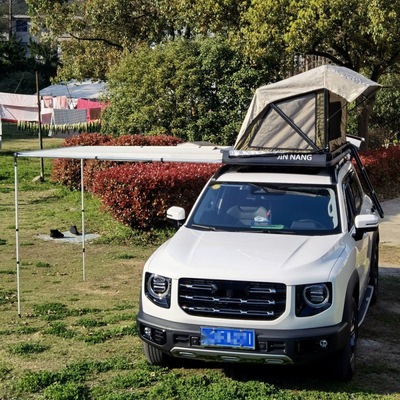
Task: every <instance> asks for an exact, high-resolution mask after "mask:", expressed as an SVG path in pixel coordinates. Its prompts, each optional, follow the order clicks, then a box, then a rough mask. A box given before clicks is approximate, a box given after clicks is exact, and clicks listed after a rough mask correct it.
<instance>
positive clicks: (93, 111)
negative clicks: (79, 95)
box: [76, 99, 105, 121]
mask: <svg viewBox="0 0 400 400" xmlns="http://www.w3.org/2000/svg"><path fill="white" fill-rule="evenodd" d="M76 108H77V109H78V110H82V109H85V110H86V117H87V120H88V121H94V120H98V119H100V117H101V112H102V110H104V108H105V104H104V103H101V102H99V101H93V100H86V99H78V103H77V106H76Z"/></svg>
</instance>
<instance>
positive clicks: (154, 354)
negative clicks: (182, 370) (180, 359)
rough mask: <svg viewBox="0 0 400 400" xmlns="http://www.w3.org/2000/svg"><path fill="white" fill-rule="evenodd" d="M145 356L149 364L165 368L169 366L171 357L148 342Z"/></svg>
mask: <svg viewBox="0 0 400 400" xmlns="http://www.w3.org/2000/svg"><path fill="white" fill-rule="evenodd" d="M144 355H145V356H146V360H147V362H148V363H149V364H151V365H159V366H163V367H164V366H167V365H168V364H169V359H170V356H168V355H167V354H165V353H163V352H162V351H161V350H159V349H157V347H154V346H152V345H151V344H149V343H146V342H145V343H144Z"/></svg>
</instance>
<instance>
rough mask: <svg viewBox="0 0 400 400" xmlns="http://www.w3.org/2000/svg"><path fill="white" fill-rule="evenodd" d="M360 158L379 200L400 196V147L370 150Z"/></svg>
mask: <svg viewBox="0 0 400 400" xmlns="http://www.w3.org/2000/svg"><path fill="white" fill-rule="evenodd" d="M360 158H361V161H362V162H363V164H364V167H365V170H366V171H367V173H368V176H369V179H370V180H371V183H372V185H373V187H374V190H375V191H376V193H377V196H378V198H379V200H388V199H393V198H395V197H398V196H400V146H389V147H388V148H385V147H380V148H378V149H373V150H369V151H366V152H363V153H361V154H360Z"/></svg>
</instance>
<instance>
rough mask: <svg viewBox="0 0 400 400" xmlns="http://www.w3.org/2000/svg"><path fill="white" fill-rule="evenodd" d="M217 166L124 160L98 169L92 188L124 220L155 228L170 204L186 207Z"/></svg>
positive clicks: (106, 206)
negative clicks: (112, 166) (125, 161)
mask: <svg viewBox="0 0 400 400" xmlns="http://www.w3.org/2000/svg"><path fill="white" fill-rule="evenodd" d="M216 169H217V166H216V165H213V164H188V163H183V164H175V163H151V164H147V163H146V164H143V163H138V164H133V165H127V164H125V165H120V166H117V167H114V168H110V169H108V170H106V171H101V172H98V173H97V174H96V176H95V181H94V185H93V192H94V193H95V194H96V195H98V196H99V197H100V199H101V201H102V203H103V204H104V206H105V208H106V209H107V210H108V211H110V212H111V214H112V215H113V216H114V218H116V219H117V220H118V221H120V222H122V223H123V224H125V225H129V226H130V227H132V228H141V229H150V228H157V227H161V226H163V225H164V224H165V214H166V211H167V209H168V208H169V207H170V206H172V205H174V204H175V205H180V206H182V207H184V208H185V209H186V211H189V210H190V209H191V207H192V206H193V204H194V202H195V200H196V198H197V196H198V195H199V193H200V191H201V189H202V188H203V186H204V185H205V183H206V182H207V180H208V179H209V178H210V176H211V175H212V174H213V173H214V172H215V171H216Z"/></svg>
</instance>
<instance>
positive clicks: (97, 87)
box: [40, 80, 106, 99]
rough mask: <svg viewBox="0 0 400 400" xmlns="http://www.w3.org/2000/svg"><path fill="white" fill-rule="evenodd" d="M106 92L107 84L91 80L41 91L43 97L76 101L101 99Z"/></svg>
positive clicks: (52, 86) (60, 84) (63, 84)
mask: <svg viewBox="0 0 400 400" xmlns="http://www.w3.org/2000/svg"><path fill="white" fill-rule="evenodd" d="M105 90H106V84H105V82H101V81H100V82H93V81H90V80H87V81H83V82H79V81H70V82H66V83H59V84H57V85H50V86H48V87H46V88H44V89H42V90H40V95H41V96H53V97H57V96H66V97H68V98H75V99H99V98H100V97H101V96H102V95H103V94H104V93H105Z"/></svg>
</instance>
